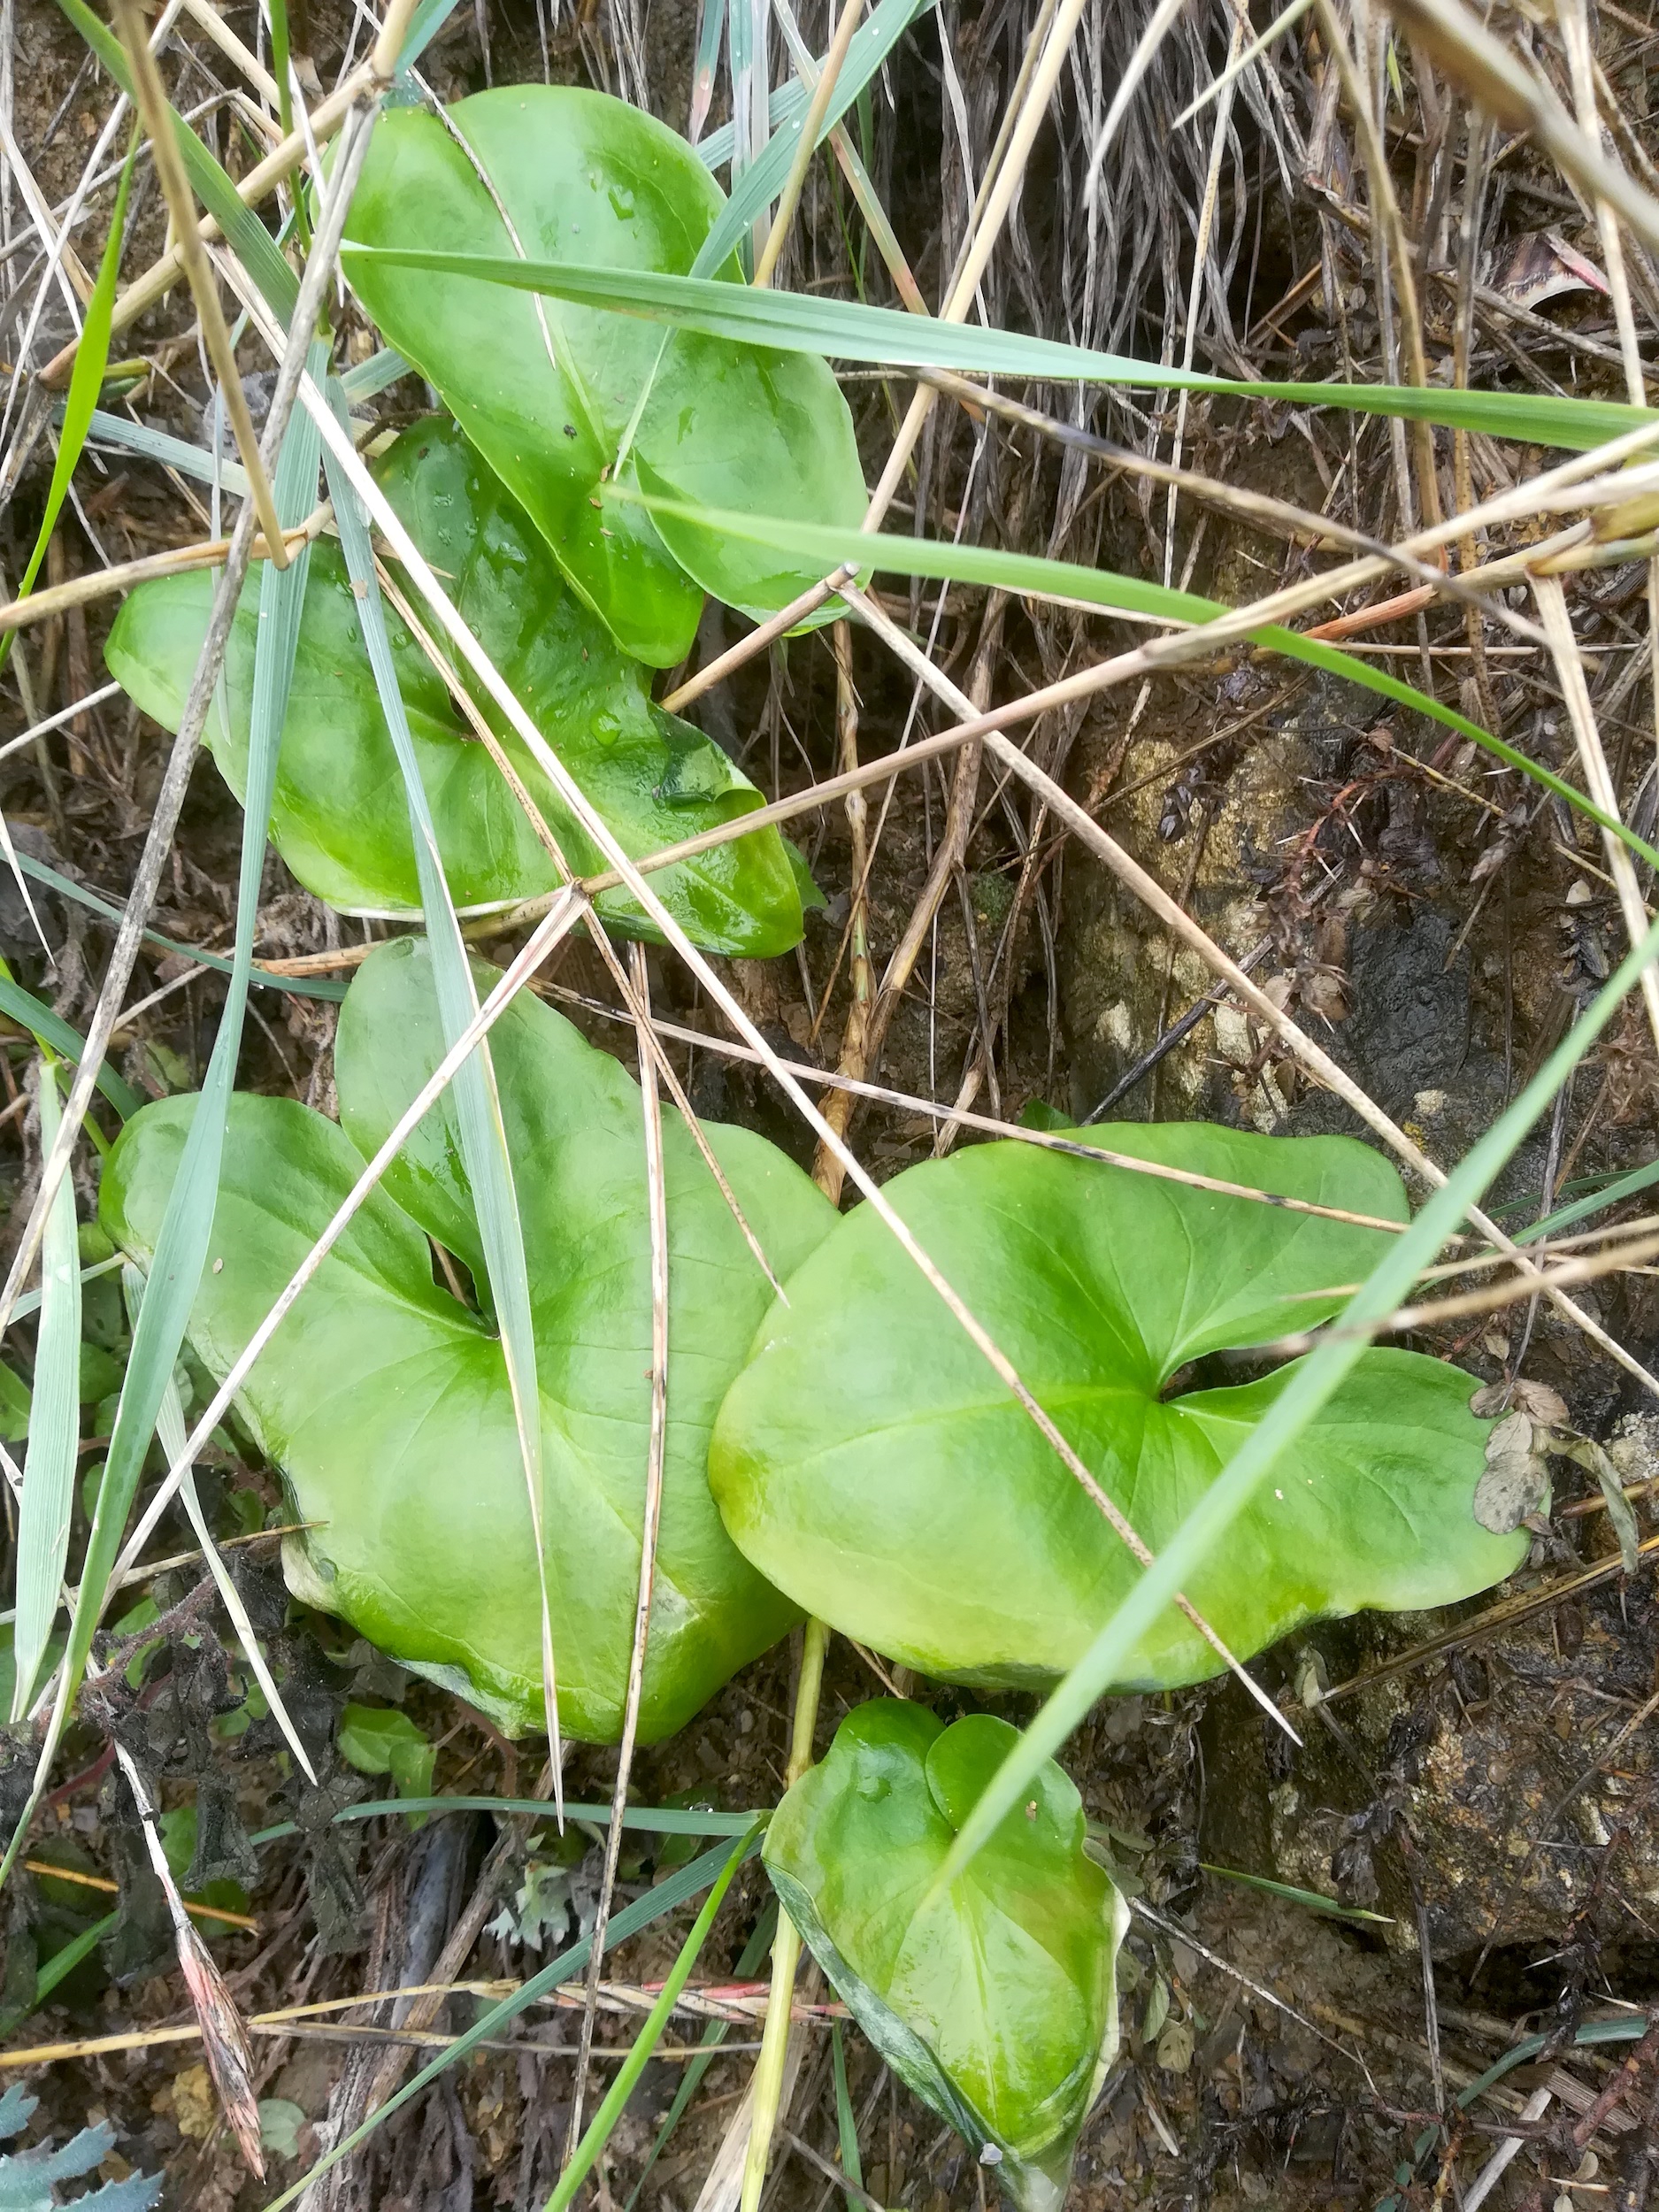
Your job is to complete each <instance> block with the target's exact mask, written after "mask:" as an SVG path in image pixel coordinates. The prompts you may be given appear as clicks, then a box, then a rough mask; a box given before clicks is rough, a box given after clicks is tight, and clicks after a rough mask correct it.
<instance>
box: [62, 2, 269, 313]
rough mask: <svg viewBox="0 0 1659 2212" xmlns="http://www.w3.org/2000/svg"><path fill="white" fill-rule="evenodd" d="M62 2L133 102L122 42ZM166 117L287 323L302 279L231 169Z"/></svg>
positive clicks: (193, 175) (193, 178) (201, 188)
mask: <svg viewBox="0 0 1659 2212" xmlns="http://www.w3.org/2000/svg"><path fill="white" fill-rule="evenodd" d="M58 6H59V7H60V8H61V9H62V10H63V12H64V13H65V15H66V16H67V17H68V18H69V20H70V21H71V22H72V23H73V25H74V27H75V28H76V30H77V31H79V32H80V34H81V37H82V38H83V39H84V40H85V41H86V42H87V44H88V46H89V47H90V48H91V49H92V50H93V52H94V53H95V54H96V56H97V58H98V59H99V61H100V62H101V63H102V64H103V65H104V68H105V69H106V70H108V72H109V73H110V75H111V77H113V78H114V80H115V81H116V83H117V84H118V85H119V86H120V88H121V90H122V91H123V92H124V93H126V95H127V98H128V99H129V100H130V99H131V98H132V96H133V73H132V71H131V70H130V69H129V68H128V66H127V56H126V54H125V52H124V51H123V50H122V47H121V42H120V41H119V39H118V38H117V37H116V36H115V35H114V34H113V32H111V31H110V30H109V29H107V28H106V27H105V26H104V24H102V23H100V22H99V20H98V19H97V17H96V15H94V14H93V12H92V11H91V9H90V8H89V7H88V5H87V0H58ZM167 115H168V118H169V119H170V121H171V122H172V125H173V136H174V137H175V138H176V139H177V140H178V142H179V152H180V156H181V157H182V158H183V161H184V165H185V168H186V170H187V172H188V175H189V179H190V184H191V188H192V189H193V190H194V191H195V193H196V198H197V199H198V200H200V201H201V203H202V204H203V206H204V208H205V209H206V210H207V211H208V213H209V214H210V215H211V216H212V217H213V219H214V220H215V221H216V222H217V223H218V225H219V228H220V230H222V231H223V232H224V234H225V237H226V241H227V243H228V244H229V245H230V246H231V248H232V249H233V250H234V253H235V255H236V257H237V259H238V260H239V261H240V262H241V263H242V267H243V268H244V269H246V270H247V272H248V273H249V275H250V277H251V278H252V279H253V280H254V282H255V283H256V284H257V286H258V288H259V289H260V290H261V291H262V292H263V293H264V294H265V298H266V300H267V301H268V302H269V303H270V305H271V308H272V310H273V312H274V314H275V315H276V317H277V319H278V320H279V321H280V322H282V323H285V324H286V323H287V322H288V319H289V317H290V316H291V315H292V314H293V312H294V304H295V302H296V300H297V299H298V297H299V280H298V279H297V278H296V275H295V274H294V272H293V270H292V269H290V268H289V267H288V263H287V262H286V261H284V260H283V258H282V257H281V255H280V253H279V252H278V251H277V248H276V242H275V240H274V239H273V237H272V235H271V234H270V232H269V231H268V230H267V229H266V228H265V225H264V224H263V223H262V222H261V221H260V220H259V218H258V217H257V215H256V214H255V213H254V211H253V210H252V209H251V208H250V207H249V206H248V205H247V204H246V203H245V202H244V201H243V200H242V198H241V197H240V196H239V195H238V193H237V190H236V187H235V184H234V180H232V178H231V175H230V173H229V171H228V170H227V169H225V168H223V167H221V165H219V163H218V162H217V161H215V160H214V158H213V157H212V155H211V153H209V151H208V150H207V148H206V147H205V146H204V144H203V143H202V142H201V140H200V139H199V138H198V137H197V136H196V133H195V132H194V131H193V130H192V129H191V128H190V126H189V125H188V123H187V122H186V121H185V119H184V118H183V116H181V115H180V113H179V111H178V110H177V109H176V108H175V107H173V106H172V105H171V104H169V106H168V109H167Z"/></svg>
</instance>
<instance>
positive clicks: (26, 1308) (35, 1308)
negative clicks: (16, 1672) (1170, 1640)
mask: <svg viewBox="0 0 1659 2212" xmlns="http://www.w3.org/2000/svg"><path fill="white" fill-rule="evenodd" d="M121 1263H122V1262H121V1255H120V1254H119V1252H116V1253H113V1254H112V1255H111V1256H110V1258H108V1259H107V1260H98V1261H96V1262H95V1263H94V1264H93V1265H92V1266H90V1267H83V1268H82V1269H81V1283H82V1285H83V1286H84V1285H86V1284H88V1283H96V1281H97V1279H98V1278H99V1276H100V1275H111V1274H113V1273H114V1271H115V1270H116V1269H117V1268H118V1267H119V1266H120V1265H121ZM40 1304H41V1294H40V1293H39V1291H38V1290H26V1291H25V1292H24V1294H23V1295H22V1296H21V1297H20V1298H19V1300H18V1302H17V1303H16V1304H15V1305H14V1306H13V1307H12V1320H13V1321H27V1318H28V1317H29V1316H30V1314H32V1313H38V1312H39V1311H40ZM11 1617H12V1616H11V1615H10V1614H9V1613H7V1614H4V1616H0V1618H4V1619H6V1620H10V1619H11Z"/></svg>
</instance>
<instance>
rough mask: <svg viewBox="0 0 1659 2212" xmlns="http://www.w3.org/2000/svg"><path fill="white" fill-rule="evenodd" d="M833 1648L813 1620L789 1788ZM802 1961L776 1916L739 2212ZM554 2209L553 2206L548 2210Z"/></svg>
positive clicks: (759, 2151) (777, 2074)
mask: <svg viewBox="0 0 1659 2212" xmlns="http://www.w3.org/2000/svg"><path fill="white" fill-rule="evenodd" d="M828 1648H829V1630H828V1629H827V1628H826V1626H825V1624H824V1623H823V1622H822V1621H809V1622H808V1623H807V1624H806V1637H805V1640H804V1642H803V1645H802V1648H801V1680H800V1684H799V1686H798V1687H797V1688H796V1691H795V1727H794V1730H793V1732H792V1733H791V1736H790V1740H789V1765H788V1770H787V1774H786V1775H785V1781H786V1783H787V1786H788V1787H789V1788H791V1789H793V1788H794V1787H795V1784H796V1783H797V1782H798V1781H799V1780H800V1779H801V1777H802V1776H803V1774H804V1773H805V1772H806V1770H807V1769H808V1768H809V1767H810V1765H811V1763H812V1732H813V1731H814V1729H815V1728H816V1727H817V1726H818V1697H819V1694H820V1693H821V1691H822V1689H823V1687H824V1655H825V1653H826V1650H827V1649H828ZM800 1960H801V1939H800V1937H799V1935H798V1934H797V1933H796V1932H795V1923H794V1921H792V1920H791V1919H790V1917H789V1916H788V1914H787V1912H784V1911H781V1910H780V1912H779V1915H778V1932H777V1935H776V1936H775V1937H774V1938H773V1940H772V1986H771V1989H770V1991H769V1993H768V1994H767V1998H766V2025H765V2027H764V2031H763V2032H762V2035H761V2043H760V2056H759V2057H758V2058H757V2060H756V2062H755V2108H754V2112H753V2114H752V2116H751V2117H750V2120H749V2156H748V2158H747V2159H746V2161H745V2162H744V2166H743V2197H742V2203H741V2212H757V2208H758V2206H759V2204H760V2193H761V2191H762V2189H763V2188H764V2185H765V2181H766V2169H767V2166H768V2165H769V2164H770V2162H771V2158H772V2134H773V2131H774V2130H775V2129H776V2127H777V2124H778V2107H779V2105H780V2102H781V2101H782V2096H783V2070H784V2059H785V2056H786V2055H787V2048H788V2043H789V2015H790V2013H791V2011H792V2010H793V2009H794V2005H795V1968H796V1967H797V1966H798V1965H799V1963H800ZM549 2212H551V2208H549Z"/></svg>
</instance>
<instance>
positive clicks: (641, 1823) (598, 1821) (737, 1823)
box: [250, 1797, 772, 1844]
mask: <svg viewBox="0 0 1659 2212" xmlns="http://www.w3.org/2000/svg"><path fill="white" fill-rule="evenodd" d="M553 1811H554V1807H553V1806H552V1805H551V1804H549V1801H548V1800H547V1799H546V1798H545V1797H375V1798H363V1799H360V1800H359V1801H357V1803H356V1804H355V1805H346V1806H343V1807H342V1809H341V1810H340V1811H339V1812H337V1813H336V1814H335V1815H334V1821H335V1823H336V1824H339V1823H341V1822H342V1821H352V1820H378V1819H380V1816H381V1815H382V1814H388V1815H395V1814H400V1813H494V1814H495V1816H496V1817H497V1818H498V1819H503V1820H504V1819H509V1818H511V1817H512V1816H514V1815H517V1814H520V1813H525V1814H528V1815H529V1816H531V1817H532V1818H533V1819H535V1818H540V1819H546V1818H548V1817H549V1815H551V1814H552V1813H553ZM771 1813H772V1808H771V1807H770V1806H757V1807H755V1808H754V1809H751V1810H750V1811H749V1812H746V1813H718V1812H710V1811H705V1810H704V1809H703V1808H702V1807H701V1806H698V1807H696V1808H695V1809H693V1810H691V1811H690V1812H687V1811H684V1810H683V1809H681V1808H680V1807H679V1806H678V1805H664V1806H660V1807H659V1806H655V1805H630V1806H629V1807H628V1808H627V1809H626V1811H625V1812H624V1814H623V1816H622V1825H623V1826H624V1827H625V1828H637V1829H638V1830H639V1831H640V1832H641V1834H643V1835H651V1836H741V1835H746V1834H747V1833H748V1832H749V1829H750V1828H751V1827H752V1826H753V1825H754V1824H755V1823H756V1821H757V1820H766V1819H769V1818H770V1817H771ZM565 1819H566V1820H580V1821H584V1822H588V1823H589V1824H592V1825H593V1826H594V1827H595V1828H608V1827H609V1826H610V1825H611V1808H610V1806H609V1805H572V1804H570V1803H569V1802H567V1803H566V1804H565ZM298 1833H299V1828H298V1825H297V1824H296V1822H294V1821H291V1820H279V1821H278V1822H277V1823H276V1824H275V1825H274V1826H273V1827H270V1828H261V1829H260V1830H259V1832H258V1833H257V1835H255V1836H252V1837H250V1841H251V1842H253V1843H256V1844H259V1843H275V1842H276V1840H277V1839H278V1838H279V1837H281V1836H296V1835H298Z"/></svg>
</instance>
